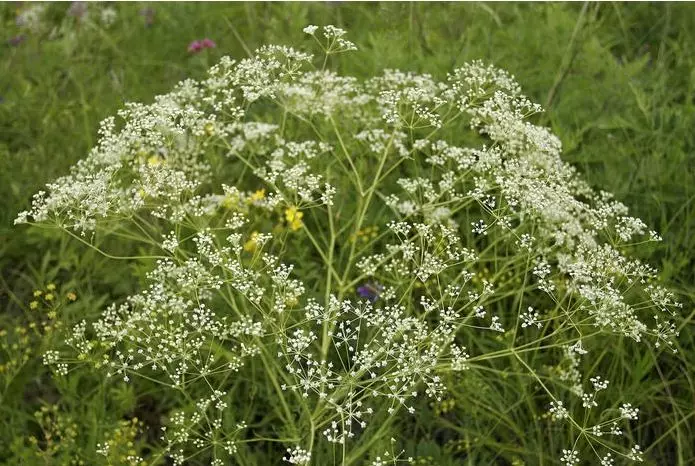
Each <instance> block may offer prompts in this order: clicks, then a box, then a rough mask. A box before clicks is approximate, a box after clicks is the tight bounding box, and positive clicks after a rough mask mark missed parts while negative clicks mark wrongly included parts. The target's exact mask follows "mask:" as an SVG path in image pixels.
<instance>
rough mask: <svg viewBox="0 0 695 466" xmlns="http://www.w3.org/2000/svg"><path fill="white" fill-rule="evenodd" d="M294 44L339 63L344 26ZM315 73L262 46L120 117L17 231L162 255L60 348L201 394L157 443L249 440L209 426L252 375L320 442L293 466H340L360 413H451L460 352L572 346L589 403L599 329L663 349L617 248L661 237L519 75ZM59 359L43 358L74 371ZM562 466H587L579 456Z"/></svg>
mask: <svg viewBox="0 0 695 466" xmlns="http://www.w3.org/2000/svg"><path fill="white" fill-rule="evenodd" d="M319 31H320V32H319ZM305 32H306V33H307V34H309V35H311V36H312V37H314V38H315V39H316V41H317V42H318V44H319V45H320V46H321V48H322V50H323V52H324V54H325V55H326V57H327V56H328V55H331V54H334V53H338V52H343V51H348V50H352V49H354V44H352V43H351V42H349V41H348V40H347V39H345V37H344V36H345V31H343V30H341V29H339V28H336V27H333V26H325V27H323V28H318V27H317V26H308V27H307V28H305ZM325 63H326V61H325V60H324V67H323V68H321V69H318V68H315V67H314V66H313V57H312V55H310V54H308V53H305V52H302V51H298V50H295V49H292V48H290V47H284V46H265V47H262V48H261V49H259V50H258V51H257V52H256V54H255V55H254V56H252V57H251V58H247V59H244V60H240V61H234V60H232V59H229V58H224V59H222V60H221V61H220V63H219V64H217V65H215V66H213V67H212V68H211V69H210V71H209V74H208V77H207V78H206V79H204V80H202V81H200V82H196V81H192V80H188V81H184V82H182V83H180V84H179V85H178V86H177V87H176V88H175V89H174V90H173V91H172V92H170V93H168V94H166V95H162V96H159V97H157V98H156V99H155V100H154V102H153V103H151V104H149V105H143V104H129V105H127V106H126V107H125V109H123V110H122V111H121V112H119V115H118V117H119V119H118V120H116V118H109V119H107V120H105V121H104V122H103V123H102V125H101V129H100V133H99V142H98V144H97V146H96V147H95V148H94V149H93V150H92V152H91V153H90V154H89V156H88V157H87V158H86V159H84V160H82V161H81V162H79V163H78V164H77V165H76V166H75V167H73V168H72V170H71V172H70V174H68V175H67V176H65V177H63V178H60V179H58V180H56V181H55V182H53V183H51V184H49V185H48V186H47V187H46V189H45V190H44V191H42V192H40V193H38V194H37V195H36V196H35V197H34V200H33V204H32V206H31V208H30V209H29V210H28V211H26V212H23V213H21V214H20V215H19V217H18V219H17V221H16V222H17V223H24V222H42V223H48V224H52V225H55V226H58V227H60V228H63V229H66V230H68V231H70V232H71V233H72V232H77V233H80V234H82V235H83V239H82V241H84V242H85V243H87V244H88V245H90V246H91V247H93V248H95V249H99V244H100V243H97V242H96V240H95V239H96V238H99V237H100V236H99V235H101V234H102V233H114V232H118V233H119V236H118V237H119V238H135V239H137V240H138V241H139V244H138V247H139V248H140V249H142V247H150V248H151V249H152V251H154V252H152V254H164V255H163V256H162V255H152V256H146V257H145V258H142V259H143V260H151V259H153V258H155V259H157V261H156V262H155V263H154V269H153V270H152V272H151V273H150V274H149V275H148V281H149V287H148V288H147V289H145V290H143V291H141V292H140V293H137V294H135V295H134V296H131V297H129V298H127V299H126V300H125V302H123V303H122V304H113V305H111V306H110V307H108V308H107V309H106V310H105V311H104V313H103V315H102V317H101V319H99V320H98V321H97V322H94V323H93V324H92V325H91V326H88V325H87V324H86V323H84V324H80V325H78V326H77V327H75V329H74V331H73V334H72V335H70V336H69V338H67V339H66V343H67V344H68V345H69V346H70V347H72V348H73V352H76V353H77V354H78V355H80V358H78V359H79V360H91V361H92V362H93V363H94V364H95V366H96V367H98V368H100V369H102V370H104V371H105V372H107V373H108V374H110V375H118V376H119V377H121V378H123V379H124V380H126V381H127V380H129V379H130V378H131V377H133V376H142V377H147V378H148V379H150V380H157V381H159V382H160V383H162V384H163V385H165V386H168V387H170V388H172V389H174V390H179V391H183V392H187V390H194V388H195V390H194V391H195V393H197V395H196V397H195V399H203V400H204V405H201V406H194V407H191V406H189V407H188V411H186V409H182V411H181V413H180V414H176V415H174V417H172V426H173V427H172V428H171V430H169V431H167V432H166V436H165V437H166V444H167V445H168V447H167V452H168V454H169V455H170V456H171V458H172V459H173V461H174V463H176V464H179V463H182V462H183V458H185V457H186V455H188V454H191V451H190V450H193V454H195V450H196V449H198V450H200V451H203V450H204V449H205V446H206V445H209V444H210V443H214V442H217V443H216V444H219V442H220V440H219V439H220V435H222V437H224V438H225V439H228V440H229V442H231V443H229V444H225V445H227V447H228V449H227V453H228V454H229V455H233V454H234V451H235V448H236V446H235V445H236V444H234V443H233V440H234V438H235V437H234V436H235V435H237V434H236V432H237V431H238V430H239V429H236V428H232V430H231V431H229V432H233V434H229V435H227V436H226V437H225V436H224V435H226V434H224V435H223V434H218V433H216V432H217V431H219V430H220V429H222V430H224V429H223V427H224V426H223V425H222V424H223V423H224V422H223V421H222V420H221V419H222V417H221V415H220V413H218V412H217V411H216V410H218V411H224V410H225V403H226V401H224V400H225V399H226V398H225V396H226V395H225V396H223V395H221V394H222V393H226V392H227V391H228V390H230V389H231V387H232V385H233V384H232V383H231V382H230V380H232V379H235V378H236V374H237V372H238V373H245V372H244V371H245V370H247V369H246V367H245V366H244V362H245V361H246V360H247V359H249V358H255V359H254V365H253V370H250V369H249V370H248V373H245V375H246V376H247V377H255V379H254V382H258V383H263V382H262V381H263V380H264V381H265V382H266V383H267V385H268V387H269V390H270V391H271V392H272V393H273V396H276V397H278V398H279V399H280V400H281V402H280V403H279V404H278V406H274V407H273V413H274V415H276V416H278V417H279V418H281V419H282V421H283V422H284V423H285V424H286V425H287V435H282V438H284V439H285V440H284V441H288V440H291V441H292V443H290V445H309V447H308V449H306V450H305V449H303V448H300V447H295V448H294V449H290V450H288V451H287V454H286V456H285V461H287V462H289V463H292V464H308V463H309V462H310V461H323V459H322V458H318V455H319V454H320V451H321V449H314V448H313V446H314V445H315V443H316V442H317V441H318V439H319V438H322V440H323V441H327V442H329V443H332V444H334V445H333V447H334V448H342V449H343V450H344V451H343V453H345V451H346V450H347V449H348V448H350V447H351V446H353V445H355V444H357V443H358V442H360V436H359V434H360V433H362V432H364V431H365V430H366V429H369V428H370V426H369V425H368V421H369V420H370V419H371V418H374V417H375V416H387V417H388V416H394V415H396V414H397V412H398V411H407V412H410V413H413V412H415V410H416V409H417V408H418V407H420V406H422V403H420V402H419V400H420V398H421V395H422V394H424V395H425V396H426V397H429V398H433V399H435V400H439V399H441V398H442V395H443V393H444V391H445V390H446V385H445V382H446V381H448V380H449V379H452V380H454V379H455V377H448V376H447V377H445V376H444V374H447V373H450V372H457V373H460V372H461V371H466V372H465V373H463V374H466V375H467V374H470V373H471V372H473V371H474V370H475V367H476V366H478V365H480V364H482V363H484V361H485V358H486V355H476V354H475V353H476V351H477V347H476V346H473V345H469V344H468V343H466V346H464V344H463V343H464V342H467V341H468V337H470V336H471V335H478V334H481V335H484V336H485V337H484V338H488V340H489V342H490V343H489V344H485V345H481V348H482V347H485V348H489V349H490V351H491V352H492V353H493V356H491V357H490V358H491V359H492V358H493V357H495V358H496V357H502V355H507V356H512V357H514V358H517V357H518V358H521V356H519V354H521V352H519V353H517V352H515V351H514V349H515V348H516V347H524V350H523V353H524V354H525V353H527V352H529V351H531V350H532V349H533V345H534V344H536V343H537V342H539V341H543V345H542V346H543V347H544V348H546V347H547V348H561V349H562V350H563V359H562V361H561V362H560V363H559V364H558V366H557V367H556V368H555V369H554V370H553V371H552V372H551V373H550V375H551V376H552V378H553V379H554V380H556V381H558V385H559V386H561V387H570V388H571V391H572V392H573V393H574V394H576V395H577V396H578V397H580V399H581V400H582V404H583V406H584V408H586V409H588V410H590V409H592V408H594V407H596V406H598V402H597V400H596V394H597V393H598V392H599V391H600V390H604V389H606V388H607V382H606V381H604V380H602V379H599V378H595V379H592V380H591V382H592V384H593V392H585V391H584V388H583V387H582V383H581V382H582V378H583V377H582V372H581V369H582V365H581V356H582V355H584V354H586V353H587V351H588V350H587V349H585V346H586V347H589V346H590V344H591V343H590V341H591V340H590V338H589V337H586V335H592V334H594V333H599V332H610V333H617V334H619V335H625V336H628V337H630V338H632V339H634V340H635V341H641V340H644V339H651V340H654V341H656V344H657V345H659V344H666V345H674V344H673V340H674V338H675V337H676V336H677V331H676V327H675V325H674V323H673V322H672V316H673V315H674V314H675V313H676V312H677V311H678V309H679V307H680V305H679V304H678V303H677V302H676V300H675V297H674V296H673V294H672V293H670V292H669V291H668V290H666V289H665V288H664V287H662V286H661V285H659V284H658V282H657V281H658V277H657V271H656V270H655V269H653V268H652V267H650V266H648V265H646V264H643V263H642V262H640V261H638V260H636V259H633V258H630V257H629V256H628V255H627V254H626V252H625V251H626V250H627V248H628V247H629V245H630V243H631V242H634V241H635V240H639V239H643V240H644V241H649V240H655V239H656V237H657V235H656V234H655V233H653V232H648V231H647V229H646V226H645V225H644V224H643V223H642V222H641V221H639V220H638V219H634V218H631V217H629V216H628V215H627V208H626V207H625V206H624V205H623V204H621V203H619V202H617V201H615V200H613V199H612V198H611V196H610V195H609V194H607V193H602V192H599V193H596V192H594V191H592V190H591V189H589V187H588V186H587V184H586V183H584V182H582V181H581V179H579V177H578V176H577V174H576V172H575V170H574V169H573V168H572V167H571V166H569V165H568V164H566V163H564V162H563V161H562V159H561V158H560V153H561V144H560V141H559V140H558V139H557V138H556V137H555V136H554V135H552V134H551V133H550V131H549V130H548V129H546V128H542V127H539V126H536V125H534V124H532V123H531V122H530V121H529V120H528V118H529V117H530V116H531V115H533V114H535V113H537V112H539V111H540V107H539V106H538V105H536V104H533V103H532V102H530V101H529V100H528V99H527V98H526V97H524V96H523V95H522V94H521V90H520V87H519V85H518V84H517V83H516V82H515V81H514V80H513V78H512V77H511V76H510V75H509V74H508V73H506V72H504V71H501V70H498V69H496V68H493V67H490V66H484V65H483V64H482V63H480V62H473V63H471V64H468V65H465V66H463V67H461V68H459V69H457V70H454V72H453V73H451V74H450V75H449V76H448V79H447V80H446V81H443V82H442V81H438V80H436V79H435V78H433V77H432V76H430V75H419V74H415V73H405V72H400V71H395V70H386V71H385V72H384V73H383V75H382V76H378V77H375V78H372V79H369V80H367V81H365V82H360V81H359V80H357V79H355V78H352V77H344V76H339V75H338V74H336V73H334V72H332V71H330V70H327V69H325ZM380 227H384V228H383V231H380ZM365 231H367V232H369V233H368V234H367V233H365ZM84 238H86V239H84ZM356 238H361V239H360V241H356ZM124 241H125V240H124ZM143 245H144V246H143ZM102 252H104V251H102ZM537 309H543V312H542V314H541V313H540V312H539V311H538V310H537ZM653 321H656V323H655V324H651V322H653ZM515 322H516V324H515ZM648 323H649V324H648ZM650 324H651V325H653V326H651V327H650ZM505 327H507V328H508V329H512V330H510V331H506V330H505ZM519 328H520V329H527V330H523V331H522V330H520V329H519ZM531 329H533V330H532V331H531ZM490 331H492V332H490ZM493 332H494V333H493ZM546 342H548V344H547V345H546ZM539 346H541V345H539ZM674 346H675V345H674ZM466 347H468V348H469V349H467V348H466ZM492 348H495V349H492ZM469 351H470V353H471V354H473V356H471V355H470V354H469ZM548 353H549V354H551V353H552V356H554V353H553V350H552V349H549V350H548ZM61 357H62V356H61V354H60V353H59V352H57V351H53V350H52V351H51V352H49V353H47V354H46V356H45V357H44V360H45V362H46V363H47V364H51V365H58V366H57V367H58V372H59V373H62V374H65V373H67V372H68V370H67V365H65V363H64V362H62V359H61ZM539 360H540V358H539ZM256 363H258V364H256ZM60 364H63V365H60ZM539 364H540V363H539ZM259 367H260V368H262V370H259V369H258V368H259ZM529 369H530V370H531V368H529ZM542 370H546V369H545V366H544V368H543V369H542ZM263 371H265V373H266V375H267V377H266V378H262V377H259V376H258V374H259V373H263ZM466 375H461V374H459V375H456V377H460V376H463V377H465V376H466ZM547 385H548V386H550V385H551V384H550V383H548V384H547ZM201 391H207V392H208V395H206V396H203V397H202V398H201V396H200V395H199V394H200V393H201ZM230 396H231V395H230ZM237 396H239V395H238V393H237ZM189 398H191V399H193V397H190V396H189ZM552 399H553V400H555V401H554V402H553V403H552V405H551V408H550V415H551V417H552V418H553V419H555V420H558V421H559V420H572V417H571V414H570V407H571V405H563V403H562V401H560V397H559V396H553V397H552ZM212 406H214V409H213V408H211V407H212ZM258 409H263V408H262V407H259V408H258ZM213 412H214V416H213V415H212V414H210V413H213ZM265 414H267V413H264V415H265ZM620 418H623V419H636V418H637V410H636V408H633V407H632V406H631V405H629V404H625V405H623V406H622V407H621V408H620V417H618V418H615V419H613V418H611V421H610V422H609V423H608V424H606V423H605V422H604V423H599V424H597V425H596V426H594V427H593V428H591V429H590V434H587V435H593V436H594V437H599V436H600V435H603V434H604V433H613V434H615V433H616V432H618V433H619V432H620V429H619V428H618V427H617V421H618V420H619V419H620ZM606 422H608V421H606ZM221 423H222V424H221ZM207 424H209V425H212V426H213V429H212V430H211V431H210V432H205V431H204V430H205V429H203V427H201V426H203V425H207ZM306 425H310V426H312V429H311V431H310V432H305V430H302V429H301V428H300V427H298V426H306ZM227 427H229V426H227ZM259 429H260V427H259ZM259 432H260V431H259ZM193 433H195V435H193ZM255 435H256V437H257V438H263V437H264V435H265V436H266V437H267V436H270V435H280V434H278V432H277V431H267V432H264V433H263V434H261V433H256V434H255ZM246 440H247V441H248V442H251V441H258V440H257V439H246ZM633 450H634V449H633ZM215 451H217V450H215ZM613 453H615V451H614V452H613ZM630 455H632V456H633V457H635V458H637V457H639V450H635V451H633V452H632V453H630ZM623 456H625V455H623ZM317 458H318V459H317ZM213 460H214V461H217V462H219V461H222V460H221V459H219V458H211V459H210V461H211V462H213ZM218 460H219V461H218ZM561 460H562V462H564V463H565V464H567V465H574V464H576V463H578V461H579V457H578V452H577V451H575V450H574V448H573V449H571V450H566V451H564V452H563V454H562V458H561ZM601 461H603V462H606V464H609V463H610V462H611V461H612V457H611V456H610V454H608V456H606V457H605V458H603V459H602V460H601ZM317 464H319V463H317ZM321 464H323V463H321Z"/></svg>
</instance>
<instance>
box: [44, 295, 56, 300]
mask: <svg viewBox="0 0 695 466" xmlns="http://www.w3.org/2000/svg"><path fill="white" fill-rule="evenodd" d="M54 297H55V296H53V293H48V294H46V296H44V298H46V301H53V298H54Z"/></svg>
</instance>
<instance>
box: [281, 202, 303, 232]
mask: <svg viewBox="0 0 695 466" xmlns="http://www.w3.org/2000/svg"><path fill="white" fill-rule="evenodd" d="M302 217H304V213H302V212H300V211H299V209H297V208H296V207H294V206H293V207H288V208H287V209H285V220H287V223H288V224H289V226H290V228H291V229H292V231H297V230H299V229H300V228H302V225H303V223H302Z"/></svg>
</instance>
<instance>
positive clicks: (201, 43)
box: [188, 37, 217, 53]
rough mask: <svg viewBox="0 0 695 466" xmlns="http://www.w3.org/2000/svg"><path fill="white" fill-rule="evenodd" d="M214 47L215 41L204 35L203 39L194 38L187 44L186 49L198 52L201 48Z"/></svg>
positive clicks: (215, 45)
mask: <svg viewBox="0 0 695 466" xmlns="http://www.w3.org/2000/svg"><path fill="white" fill-rule="evenodd" d="M215 47H217V44H216V43H215V41H214V40H212V39H208V38H207V37H206V38H205V39H203V40H194V41H193V42H191V43H190V44H188V51H189V52H190V53H198V52H200V51H201V50H203V49H214V48H215Z"/></svg>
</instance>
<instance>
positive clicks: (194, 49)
mask: <svg viewBox="0 0 695 466" xmlns="http://www.w3.org/2000/svg"><path fill="white" fill-rule="evenodd" d="M201 50H203V44H201V43H200V41H199V40H194V41H193V42H191V43H190V44H188V51H189V52H190V53H198V52H200V51H201Z"/></svg>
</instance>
